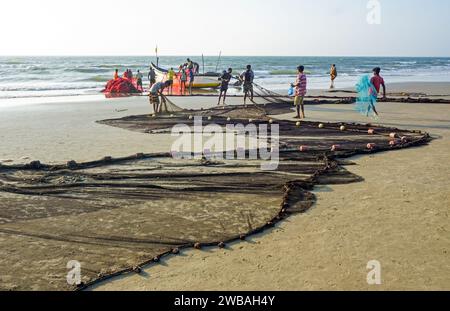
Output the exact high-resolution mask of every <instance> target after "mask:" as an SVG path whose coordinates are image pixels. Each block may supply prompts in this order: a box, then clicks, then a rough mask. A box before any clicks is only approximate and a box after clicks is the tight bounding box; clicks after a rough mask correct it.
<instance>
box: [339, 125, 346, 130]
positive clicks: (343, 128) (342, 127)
mask: <svg viewBox="0 0 450 311" xmlns="http://www.w3.org/2000/svg"><path fill="white" fill-rule="evenodd" d="M339 129H340V130H341V131H345V130H346V129H347V128H346V127H345V125H341V127H340V128H339Z"/></svg>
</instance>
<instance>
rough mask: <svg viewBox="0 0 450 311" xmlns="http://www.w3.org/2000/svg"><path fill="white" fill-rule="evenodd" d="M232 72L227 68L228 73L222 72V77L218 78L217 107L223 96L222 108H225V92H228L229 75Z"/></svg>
mask: <svg viewBox="0 0 450 311" xmlns="http://www.w3.org/2000/svg"><path fill="white" fill-rule="evenodd" d="M232 72H233V69H232V68H228V71H225V70H224V71H223V74H222V76H221V77H220V81H221V84H220V95H219V102H218V103H217V105H220V100H221V99H222V96H223V107H224V108H225V100H226V98H227V91H228V85H229V84H230V81H231V73H232Z"/></svg>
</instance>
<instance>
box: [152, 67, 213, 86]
mask: <svg viewBox="0 0 450 311" xmlns="http://www.w3.org/2000/svg"><path fill="white" fill-rule="evenodd" d="M151 67H152V68H153V70H155V73H156V80H157V81H161V82H163V81H165V80H166V79H167V73H168V70H167V69H163V68H161V67H158V66H156V65H155V64H153V63H151ZM219 77H220V74H219V73H215V72H207V73H203V74H195V79H194V83H193V84H192V87H193V88H197V89H205V88H217V87H219V86H220V81H219ZM173 83H174V86H177V85H178V84H179V83H180V79H179V78H178V75H177V78H175V80H174V81H173ZM188 83H189V81H188Z"/></svg>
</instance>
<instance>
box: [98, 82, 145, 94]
mask: <svg viewBox="0 0 450 311" xmlns="http://www.w3.org/2000/svg"><path fill="white" fill-rule="evenodd" d="M102 92H103V93H107V94H135V93H142V90H138V88H137V86H136V85H135V83H133V82H132V81H130V80H129V79H126V78H117V79H114V80H110V81H108V83H107V84H106V86H105V89H104V90H103V91H102Z"/></svg>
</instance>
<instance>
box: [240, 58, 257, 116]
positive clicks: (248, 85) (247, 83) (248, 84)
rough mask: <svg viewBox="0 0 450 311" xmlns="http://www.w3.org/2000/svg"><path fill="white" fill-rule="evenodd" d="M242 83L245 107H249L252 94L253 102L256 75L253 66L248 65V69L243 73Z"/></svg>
mask: <svg viewBox="0 0 450 311" xmlns="http://www.w3.org/2000/svg"><path fill="white" fill-rule="evenodd" d="M239 78H240V79H241V81H243V83H244V107H247V97H248V96H249V94H250V100H251V101H252V102H253V80H254V79H255V74H254V73H253V70H252V66H251V65H247V69H246V70H245V71H244V72H242V73H241V75H240V77H239Z"/></svg>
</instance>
